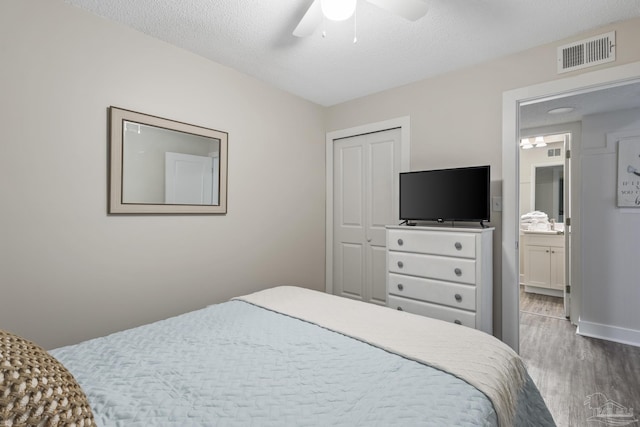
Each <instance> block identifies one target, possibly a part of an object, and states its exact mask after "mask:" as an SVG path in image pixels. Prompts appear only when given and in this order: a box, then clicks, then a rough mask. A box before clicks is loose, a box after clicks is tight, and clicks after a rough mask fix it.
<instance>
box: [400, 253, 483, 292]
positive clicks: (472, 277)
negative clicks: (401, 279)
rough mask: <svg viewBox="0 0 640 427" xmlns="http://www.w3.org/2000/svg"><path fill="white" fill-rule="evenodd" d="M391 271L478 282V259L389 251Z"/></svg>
mask: <svg viewBox="0 0 640 427" xmlns="http://www.w3.org/2000/svg"><path fill="white" fill-rule="evenodd" d="M387 262H388V263H389V272H391V273H400V274H409V275H411V276H420V277H426V278H430V279H440V280H448V281H450V282H459V283H467V284H470V285H473V284H475V283H476V261H475V260H473V259H466V258H449V257H442V256H434V255H422V254H414V253H406V252H392V251H389V252H388V257H387Z"/></svg>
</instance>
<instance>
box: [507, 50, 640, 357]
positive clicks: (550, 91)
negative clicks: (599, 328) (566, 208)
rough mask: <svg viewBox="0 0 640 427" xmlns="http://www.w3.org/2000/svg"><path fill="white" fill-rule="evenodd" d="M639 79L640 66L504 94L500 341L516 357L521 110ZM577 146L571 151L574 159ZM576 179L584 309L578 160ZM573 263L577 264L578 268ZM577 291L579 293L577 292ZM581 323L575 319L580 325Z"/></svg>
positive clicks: (576, 243) (576, 277) (576, 244)
mask: <svg viewBox="0 0 640 427" xmlns="http://www.w3.org/2000/svg"><path fill="white" fill-rule="evenodd" d="M639 78H640V61H638V62H634V63H630V64H626V65H620V66H617V67H610V68H605V69H602V70H597V71H592V72H588V73H584V74H579V75H577V76H574V77H568V78H563V79H559V80H553V81H549V82H545V83H540V84H536V85H532V86H527V87H522V88H518V89H513V90H510V91H506V92H504V93H503V95H502V193H503V207H504V213H503V215H502V242H501V243H502V248H501V252H502V272H501V274H502V313H501V314H502V341H504V342H505V343H506V344H508V345H509V346H510V347H511V348H513V349H514V350H515V351H516V352H518V351H519V342H520V337H519V330H520V320H519V315H518V313H519V310H520V302H519V294H518V291H519V288H518V287H519V283H518V281H519V280H518V279H519V277H518V276H519V265H518V264H519V257H518V244H519V236H518V219H519V216H520V215H519V207H518V204H519V192H518V189H519V183H518V179H519V166H518V144H517V141H518V132H519V129H520V123H519V109H520V106H521V105H523V104H526V103H532V102H541V101H545V100H549V99H554V98H562V97H565V96H569V95H575V94H577V93H584V92H591V91H595V90H600V89H605V88H607V87H612V86H616V85H623V84H628V83H631V82H633V81H637V80H638V79H639ZM576 148H578V149H579V147H576V146H575V145H574V146H573V147H572V150H573V152H574V153H575V152H576V151H575V150H576ZM573 157H574V159H573V162H572V172H571V173H572V177H571V180H572V182H574V184H575V186H574V189H575V190H576V191H575V193H576V194H572V196H571V197H572V198H573V200H574V201H575V203H574V204H573V207H574V210H573V212H572V213H571V214H572V224H573V227H572V233H571V234H572V239H573V240H572V247H573V249H574V250H573V252H574V253H575V252H577V254H578V255H577V256H576V257H574V260H572V262H571V269H572V271H571V277H572V281H573V282H574V283H573V285H574V286H572V289H571V290H572V293H573V295H572V300H573V299H574V298H575V299H577V300H576V302H575V303H576V304H578V305H580V306H581V305H582V297H581V292H580V286H579V285H580V283H581V259H580V255H579V253H580V251H579V248H580V240H579V239H580V233H581V230H580V227H581V225H580V221H579V215H580V205H579V198H580V174H581V169H580V167H581V166H580V157H579V156H573ZM574 261H575V262H574ZM574 289H575V291H574ZM576 320H577V319H576Z"/></svg>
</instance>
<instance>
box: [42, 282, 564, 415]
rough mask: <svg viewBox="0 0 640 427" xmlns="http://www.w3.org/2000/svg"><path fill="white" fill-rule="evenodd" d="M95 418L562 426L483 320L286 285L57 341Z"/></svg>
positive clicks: (518, 362)
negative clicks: (73, 341)
mask: <svg viewBox="0 0 640 427" xmlns="http://www.w3.org/2000/svg"><path fill="white" fill-rule="evenodd" d="M50 354H51V355H53V356H54V357H55V358H56V359H57V360H58V361H60V362H61V363H62V364H63V365H64V367H66V368H67V369H68V370H69V371H70V372H71V373H72V374H73V376H74V377H75V379H76V380H77V382H78V383H79V384H80V386H81V388H82V390H84V392H85V393H86V396H87V398H88V401H89V403H90V406H91V409H92V412H93V416H94V418H95V421H96V424H97V425H98V426H104V427H110V426H127V427H131V426H211V425H223V426H235V425H238V426H250V425H251V426H284V425H286V426H289V425H291V426H305V425H309V426H313V425H322V426H328V425H332V426H333V425H335V426H355V425H367V426H369V425H384V426H392V425H404V426H408V425H411V426H414V425H424V426H429V425H431V426H444V425H446V426H497V425H500V426H511V425H517V426H525V425H526V426H529V425H540V426H553V425H554V422H553V419H552V417H551V415H550V413H549V411H548V409H547V407H546V405H545V403H544V401H543V400H542V398H541V396H540V393H539V392H538V390H537V388H536V387H535V385H534V384H533V382H532V381H531V379H530V377H529V375H528V374H527V372H526V369H525V367H524V364H523V362H522V360H521V359H520V358H519V357H518V356H517V354H515V352H513V351H512V350H511V349H510V348H508V347H507V346H506V345H504V344H503V343H501V342H500V341H499V340H497V339H495V338H493V337H491V336H489V335H487V334H485V333H482V332H479V331H476V330H474V329H470V328H467V327H464V326H459V325H455V324H449V323H445V322H441V321H439V320H435V319H429V318H426V317H421V316H416V315H412V314H408V313H404V312H398V311H395V310H392V309H389V308H386V307H380V306H375V305H371V304H365V303H362V302H358V301H353V300H349V299H346V298H341V297H336V296H333V295H329V294H325V293H322V292H317V291H311V290H308V289H303V288H297V287H289V286H281V287H276V288H272V289H267V290H264V291H260V292H257V293H254V294H250V295H246V296H243V297H239V298H235V299H233V300H231V301H228V302H224V303H221V304H216V305H212V306H209V307H206V308H204V309H201V310H197V311H194V312H191V313H187V314H183V315H180V316H177V317H173V318H170V319H166V320H162V321H159V322H156V323H152V324H149V325H145V326H141V327H137V328H134V329H130V330H126V331H122V332H118V333H115V334H112V335H109V336H106V337H102V338H97V339H93V340H89V341H86V342H82V343H80V344H77V345H72V346H67V347H62V348H58V349H54V350H52V351H50Z"/></svg>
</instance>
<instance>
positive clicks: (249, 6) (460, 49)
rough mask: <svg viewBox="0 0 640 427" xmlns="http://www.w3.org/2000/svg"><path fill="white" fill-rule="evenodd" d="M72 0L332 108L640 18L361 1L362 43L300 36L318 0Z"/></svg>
mask: <svg viewBox="0 0 640 427" xmlns="http://www.w3.org/2000/svg"><path fill="white" fill-rule="evenodd" d="M65 1H66V2H68V3H71V4H73V5H75V6H78V7H81V8H84V9H87V10H89V11H91V12H93V13H95V14H98V15H100V16H103V17H105V18H107V19H110V20H114V21H117V22H120V23H122V24H124V25H127V26H129V27H132V28H135V29H137V30H139V31H141V32H143V33H146V34H148V35H150V36H153V37H155V38H158V39H161V40H164V41H166V42H168V43H171V44H173V45H176V46H179V47H182V48H184V49H187V50H189V51H192V52H194V53H196V54H198V55H201V56H203V57H206V58H209V59H211V60H213V61H215V62H218V63H220V64H224V65H226V66H229V67H232V68H235V69H236V70H238V71H241V72H243V73H245V74H249V75H251V76H254V77H256V78H257V79H259V80H262V81H264V82H267V83H269V84H272V85H274V86H276V87H279V88H281V89H283V90H286V91H288V92H290V93H293V94H296V95H298V96H300V97H302V98H305V99H308V100H310V101H313V102H315V103H318V104H320V105H324V106H330V105H334V104H338V103H340V102H344V101H348V100H351V99H354V98H358V97H361V96H364V95H368V94H371V93H375V92H379V91H381V90H385V89H390V88H393V87H397V86H400V85H403V84H407V83H411V82H414V81H418V80H421V79H424V78H428V77H432V76H435V75H438V74H442V73H445V72H448V71H452V70H455V69H459V68H462V67H466V66H470V65H473V64H476V63H480V62H484V61H487V60H491V59H494V58H498V57H501V56H505V55H507V54H510V53H514V52H518V51H522V50H525V49H528V48H531V47H534V46H538V45H541V44H545V43H549V42H553V41H556V40H560V39H563V38H566V37H570V36H573V35H575V34H578V33H580V32H583V31H585V30H588V29H591V28H595V27H599V26H602V25H606V24H609V23H612V22H616V21H620V20H625V19H629V18H632V17H638V16H640V0H426V1H428V3H429V11H428V12H427V15H426V16H424V17H423V18H421V19H419V20H418V21H415V22H410V21H407V20H405V19H403V18H400V17H398V16H395V15H393V14H391V13H389V12H386V11H384V10H382V9H379V8H378V7H376V6H373V5H371V4H369V3H367V1H366V0H358V9H357V37H358V42H357V43H356V44H354V43H353V38H354V20H353V19H350V20H348V21H344V22H339V23H336V22H330V21H326V20H325V22H324V23H323V24H322V25H321V27H320V28H319V29H318V31H316V33H315V34H314V35H313V36H311V37H308V38H296V37H294V36H292V35H291V32H292V31H293V29H294V28H295V27H296V25H297V23H298V21H299V20H300V18H301V17H302V16H303V15H304V14H305V12H306V10H307V8H308V7H309V5H310V4H311V2H312V0H286V1H285V0H135V1H132V0H65ZM322 30H324V31H325V32H326V37H322V35H321V34H322Z"/></svg>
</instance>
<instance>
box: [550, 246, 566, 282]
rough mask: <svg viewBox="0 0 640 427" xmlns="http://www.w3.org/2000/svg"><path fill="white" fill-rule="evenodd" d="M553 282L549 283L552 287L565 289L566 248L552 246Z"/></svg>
mask: <svg viewBox="0 0 640 427" xmlns="http://www.w3.org/2000/svg"><path fill="white" fill-rule="evenodd" d="M549 249H550V250H551V257H550V263H551V269H550V270H551V271H550V273H551V274H550V275H551V278H550V279H551V282H550V283H549V285H550V287H551V289H558V290H561V291H562V290H564V285H565V280H564V273H565V270H564V265H565V262H564V248H558V247H553V246H552V247H551V248H549Z"/></svg>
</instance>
